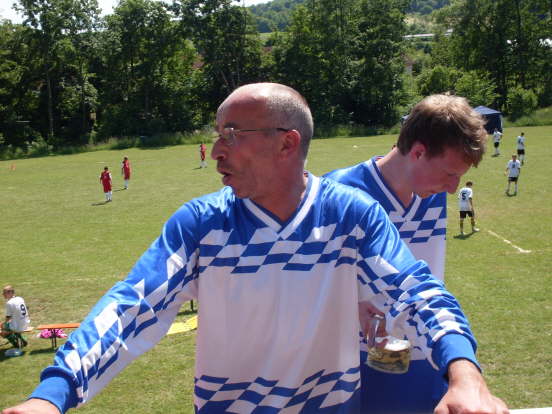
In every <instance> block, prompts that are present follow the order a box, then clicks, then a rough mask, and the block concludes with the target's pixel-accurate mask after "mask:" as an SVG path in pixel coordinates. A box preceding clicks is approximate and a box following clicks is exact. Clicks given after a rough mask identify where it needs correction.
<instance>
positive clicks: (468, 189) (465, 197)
mask: <svg viewBox="0 0 552 414" xmlns="http://www.w3.org/2000/svg"><path fill="white" fill-rule="evenodd" d="M472 186H473V183H472V182H471V181H468V182H466V186H465V187H462V188H461V189H460V191H459V192H458V208H459V210H460V234H461V235H462V236H464V235H465V233H464V219H465V218H466V216H469V217H470V221H471V226H472V232H473V233H475V232H477V231H479V229H478V228H477V227H476V226H475V211H474V208H473V200H472V199H473V190H472Z"/></svg>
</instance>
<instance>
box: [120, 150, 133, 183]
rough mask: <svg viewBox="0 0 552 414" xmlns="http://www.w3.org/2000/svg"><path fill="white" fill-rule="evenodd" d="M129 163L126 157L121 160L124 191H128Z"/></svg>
mask: <svg viewBox="0 0 552 414" xmlns="http://www.w3.org/2000/svg"><path fill="white" fill-rule="evenodd" d="M130 171H131V169H130V161H129V159H128V157H124V158H123V162H122V163H121V175H122V176H123V179H124V180H125V186H124V189H125V190H128V182H129V180H130Z"/></svg>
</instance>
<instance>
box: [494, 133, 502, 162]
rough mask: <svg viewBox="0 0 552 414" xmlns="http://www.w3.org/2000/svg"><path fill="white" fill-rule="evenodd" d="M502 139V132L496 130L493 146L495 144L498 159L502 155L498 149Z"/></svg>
mask: <svg viewBox="0 0 552 414" xmlns="http://www.w3.org/2000/svg"><path fill="white" fill-rule="evenodd" d="M501 139H502V132H500V131H499V130H498V129H497V128H495V130H494V132H493V144H494V149H495V152H494V154H493V155H494V156H495V157H498V156H499V155H500V150H499V149H498V147H499V146H500V140H501Z"/></svg>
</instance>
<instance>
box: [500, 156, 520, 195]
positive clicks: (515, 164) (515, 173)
mask: <svg viewBox="0 0 552 414" xmlns="http://www.w3.org/2000/svg"><path fill="white" fill-rule="evenodd" d="M520 172H521V164H520V162H519V160H518V159H517V156H516V155H515V154H512V159H511V160H510V161H508V164H506V170H505V171H504V175H506V176H507V177H508V187H506V195H510V184H511V183H514V195H517V191H518V178H519V174H520Z"/></svg>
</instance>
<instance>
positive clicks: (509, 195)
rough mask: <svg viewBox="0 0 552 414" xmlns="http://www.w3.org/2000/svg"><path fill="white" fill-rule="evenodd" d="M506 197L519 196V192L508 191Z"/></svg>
mask: <svg viewBox="0 0 552 414" xmlns="http://www.w3.org/2000/svg"><path fill="white" fill-rule="evenodd" d="M506 197H517V193H512V194H510V193H506Z"/></svg>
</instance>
